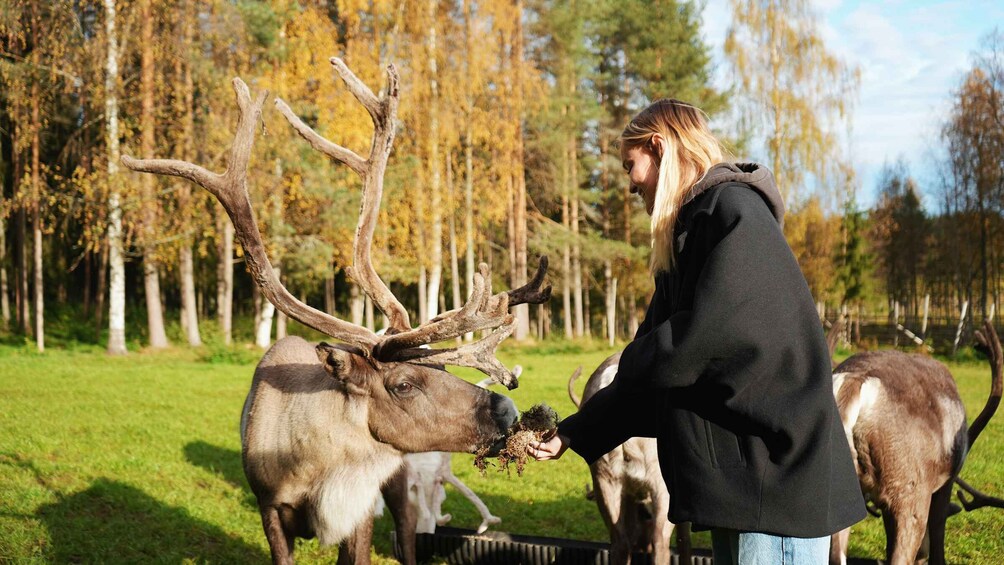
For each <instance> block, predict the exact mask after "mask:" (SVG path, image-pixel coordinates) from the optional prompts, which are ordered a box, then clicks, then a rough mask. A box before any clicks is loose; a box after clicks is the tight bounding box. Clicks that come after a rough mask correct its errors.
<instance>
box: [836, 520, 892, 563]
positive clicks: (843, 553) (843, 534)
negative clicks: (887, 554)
mask: <svg viewBox="0 0 1004 565" xmlns="http://www.w3.org/2000/svg"><path fill="white" fill-rule="evenodd" d="M888 533H889V532H888V530H887V531H886V534H887V535H888ZM850 539H851V529H850V528H844V529H843V530H841V531H839V532H837V533H835V534H833V535H832V536H830V565H847V544H848V543H849V542H850ZM886 539H888V538H886Z"/></svg>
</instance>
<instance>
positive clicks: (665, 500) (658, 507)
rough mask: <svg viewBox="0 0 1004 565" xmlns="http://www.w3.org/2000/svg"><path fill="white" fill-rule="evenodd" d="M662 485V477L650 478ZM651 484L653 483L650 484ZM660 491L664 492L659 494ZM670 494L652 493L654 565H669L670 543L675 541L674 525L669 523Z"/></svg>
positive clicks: (664, 491)
mask: <svg viewBox="0 0 1004 565" xmlns="http://www.w3.org/2000/svg"><path fill="white" fill-rule="evenodd" d="M653 478H654V479H656V480H658V481H659V482H657V483H655V484H662V477H651V476H650V477H649V480H650V481H651V480H652V479H653ZM650 484H651V483H650ZM658 490H662V492H659V491H658ZM668 516H669V492H667V491H666V490H664V489H657V490H656V492H653V493H652V526H651V527H652V533H651V538H652V546H653V547H652V563H653V564H654V565H669V563H670V550H669V542H670V540H672V539H673V523H672V522H670V521H669V518H668Z"/></svg>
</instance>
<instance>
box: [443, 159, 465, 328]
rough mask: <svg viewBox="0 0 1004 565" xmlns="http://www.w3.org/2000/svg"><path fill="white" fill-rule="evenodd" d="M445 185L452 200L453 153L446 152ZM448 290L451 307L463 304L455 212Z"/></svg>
mask: <svg viewBox="0 0 1004 565" xmlns="http://www.w3.org/2000/svg"><path fill="white" fill-rule="evenodd" d="M446 186H447V189H448V190H449V192H450V201H451V202H452V201H454V190H453V154H452V153H451V152H449V151H447V153H446ZM450 286H451V288H450V290H451V294H452V295H453V308H460V307H462V306H463V305H464V297H463V296H461V294H460V263H459V260H458V258H457V219H456V214H454V213H451V214H450Z"/></svg>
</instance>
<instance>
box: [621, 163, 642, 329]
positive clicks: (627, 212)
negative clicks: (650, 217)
mask: <svg viewBox="0 0 1004 565" xmlns="http://www.w3.org/2000/svg"><path fill="white" fill-rule="evenodd" d="M622 184H623V186H624V188H623V192H622V198H623V205H624V243H626V244H628V247H631V246H632V241H631V236H632V234H631V198H632V197H631V183H627V182H625V183H622ZM633 270H634V268H633V265H632V262H631V259H630V258H628V259H626V260H625V265H624V277H625V279H626V280H625V281H624V282H625V285H624V286H625V287H627V288H625V289H624V291H625V292H624V294H625V300H626V301H627V303H626V305H625V309H626V312H625V313H626V314H627V325H628V327H627V331H628V335H627V337H628V339H631V338H633V337H634V334H635V333H637V332H638V296H637V294H636V293H635V288H634V277H633V276H632V275H633Z"/></svg>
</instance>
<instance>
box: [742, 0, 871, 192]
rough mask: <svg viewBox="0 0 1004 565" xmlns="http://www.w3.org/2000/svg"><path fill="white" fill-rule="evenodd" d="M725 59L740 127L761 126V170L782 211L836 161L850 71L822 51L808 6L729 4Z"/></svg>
mask: <svg viewBox="0 0 1004 565" xmlns="http://www.w3.org/2000/svg"><path fill="white" fill-rule="evenodd" d="M729 6H730V8H731V11H732V24H731V25H730V26H729V29H728V33H727V36H726V39H725V55H726V57H727V58H728V59H729V61H730V63H731V66H732V68H733V71H734V72H735V75H736V77H737V79H738V80H737V82H738V86H739V88H740V92H741V94H742V97H743V98H744V100H743V101H742V102H743V105H742V108H741V111H742V114H743V116H744V117H745V123H749V124H753V126H754V127H756V126H759V125H760V124H762V125H763V126H764V129H763V132H764V134H763V135H764V137H765V140H764V142H765V145H766V153H767V155H766V157H767V164H768V165H769V166H770V168H771V170H772V171H773V172H774V176H775V178H776V180H777V185H778V188H779V189H780V190H781V194H782V195H783V196H784V199H785V204H786V205H787V207H788V208H789V209H796V208H797V205H798V204H799V203H800V202H802V200H803V198H804V197H805V196H806V195H805V194H804V191H803V188H802V187H803V186H804V184H805V180H806V177H807V176H809V175H811V176H813V177H814V178H815V179H816V182H817V184H818V185H819V186H821V187H822V188H824V189H825V188H827V187H828V183H830V182H832V181H833V180H834V179H833V178H832V176H833V175H832V173H833V169H832V168H831V167H830V165H831V164H834V163H838V162H840V161H841V160H842V159H843V156H842V155H841V154H840V148H841V144H840V143H839V142H838V139H837V136H836V133H835V132H836V131H838V126H839V125H840V122H841V121H842V120H844V119H846V118H847V116H848V113H849V111H850V109H851V105H852V101H853V99H854V97H855V96H856V95H857V89H858V82H859V78H858V70H857V69H856V68H854V67H852V66H850V65H848V64H847V63H845V62H843V61H841V60H840V59H839V58H837V56H836V55H834V54H833V53H832V52H830V51H829V50H828V49H827V47H826V45H825V44H824V42H823V39H822V37H821V36H820V34H819V30H818V28H817V23H816V15H815V13H814V11H813V6H812V3H811V2H809V0H783V1H782V0H729Z"/></svg>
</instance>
